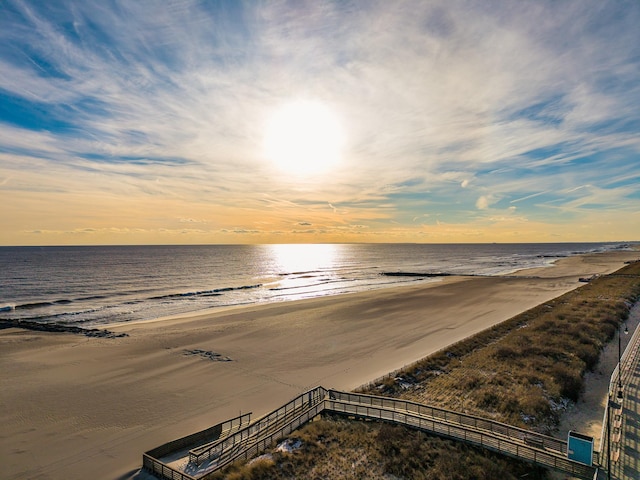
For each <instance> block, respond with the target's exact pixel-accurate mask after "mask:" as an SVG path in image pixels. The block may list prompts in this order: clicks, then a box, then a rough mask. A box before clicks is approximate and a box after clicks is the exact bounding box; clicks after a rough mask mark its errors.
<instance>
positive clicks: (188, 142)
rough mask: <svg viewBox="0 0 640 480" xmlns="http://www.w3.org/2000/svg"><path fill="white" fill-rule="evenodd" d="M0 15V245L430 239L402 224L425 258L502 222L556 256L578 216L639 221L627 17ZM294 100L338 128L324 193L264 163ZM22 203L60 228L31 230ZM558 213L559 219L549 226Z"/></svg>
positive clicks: (460, 6)
mask: <svg viewBox="0 0 640 480" xmlns="http://www.w3.org/2000/svg"><path fill="white" fill-rule="evenodd" d="M0 10H1V11H0V45H1V46H0V100H1V101H2V103H3V104H4V105H6V107H5V108H3V109H2V110H1V111H0V195H1V196H2V197H3V204H7V203H8V202H11V205H12V206H11V208H9V209H6V211H3V213H2V218H1V219H2V220H3V223H4V225H11V226H12V227H9V228H8V229H7V230H6V231H5V233H3V234H2V236H1V237H0V243H5V244H13V243H29V242H30V240H29V238H30V237H29V235H28V234H27V233H25V232H29V231H31V232H32V231H36V230H39V231H41V232H47V231H53V230H56V231H85V229H95V231H101V232H106V231H107V230H105V229H108V228H112V227H113V228H120V227H122V228H128V229H129V230H126V231H127V232H129V234H130V237H129V238H130V240H129V241H123V240H122V238H123V236H124V237H126V235H125V234H122V233H119V237H118V240H117V241H118V242H121V243H129V242H131V243H137V242H139V241H144V242H149V241H150V240H149V238H150V237H149V236H144V237H142V236H140V237H136V236H135V233H131V232H135V231H136V230H135V228H136V227H137V228H139V229H142V230H146V229H148V230H149V231H156V232H160V229H161V228H163V225H162V224H163V222H164V223H165V225H164V228H165V231H166V232H170V231H173V230H175V231H177V230H178V229H179V228H180V227H179V226H177V223H179V219H189V218H198V219H202V220H201V222H202V223H201V224H200V226H202V228H203V229H206V228H210V230H203V231H202V232H200V231H199V232H197V235H195V234H194V235H195V236H194V241H196V240H195V239H196V238H197V241H198V242H202V241H211V242H218V241H229V240H231V241H233V240H234V237H233V232H236V233H237V234H238V235H240V232H242V235H243V236H244V237H246V233H247V232H250V234H251V237H252V241H265V242H270V241H276V240H277V241H280V240H282V239H283V238H284V239H285V240H286V241H296V238H298V237H297V236H296V235H297V233H301V234H302V233H304V236H305V237H304V239H303V241H309V239H308V237H310V236H312V237H313V238H314V239H315V241H339V240H344V241H349V239H350V238H351V239H352V240H353V239H355V237H350V235H356V232H358V233H357V235H358V238H359V239H361V237H362V235H369V236H368V237H367V238H368V239H370V240H372V241H381V239H384V238H388V239H389V241H396V240H398V239H400V240H403V241H423V240H425V238H426V239H428V240H429V241H437V232H429V233H428V234H426V233H424V232H422V233H421V230H418V229H417V227H416V222H415V220H414V219H416V218H424V219H426V220H427V221H429V220H430V219H435V218H438V221H440V222H443V223H447V224H449V225H455V228H453V227H449V228H448V230H447V232H448V233H447V234H446V235H445V236H443V240H444V241H452V239H453V237H454V236H455V235H459V236H460V239H462V238H467V237H466V234H465V233H464V232H465V230H464V229H465V225H466V227H467V228H468V231H469V232H474V233H473V235H474V236H475V237H476V238H480V239H484V240H485V241H501V239H500V238H499V236H495V235H494V234H493V233H491V232H492V228H493V227H492V223H491V218H493V219H496V218H500V219H501V220H500V221H501V222H502V223H504V222H507V223H508V222H509V221H513V222H514V224H515V223H516V220H515V219H514V215H513V214H512V213H513V212H512V210H509V209H510V207H512V206H513V205H514V204H517V208H518V210H517V211H518V219H519V220H517V222H520V221H521V220H530V221H531V222H530V223H531V225H533V224H535V227H536V228H537V229H538V230H535V229H532V230H528V231H527V233H526V235H523V237H522V238H521V240H520V241H544V240H545V239H547V240H548V239H550V238H552V235H553V238H554V239H557V238H558V237H559V238H566V239H567V240H570V239H573V237H572V234H571V233H570V232H571V229H572V226H574V225H576V224H579V223H581V222H587V221H589V222H593V219H594V218H595V217H597V215H598V214H599V212H602V213H600V215H603V218H604V216H606V215H607V212H610V211H611V210H614V209H616V210H620V211H626V212H630V213H634V212H635V215H637V214H638V213H637V212H638V207H637V205H638V199H639V198H638V194H637V193H636V192H638V191H640V178H639V177H638V174H637V171H638V170H639V168H638V167H640V161H639V160H638V159H639V158H640V139H639V138H638V135H637V132H638V128H640V113H639V112H640V108H638V106H640V80H639V79H640V59H639V58H638V56H637V53H636V52H635V50H634V48H635V46H637V45H638V44H640V33H639V32H638V29H637V28H636V26H637V24H640V5H639V4H638V3H637V2H614V1H605V2H596V1H595V0H593V1H586V2H585V1H566V2H561V3H558V2H550V1H549V2H547V1H541V2H535V3H533V2H518V3H514V4H512V5H509V6H508V7H505V5H504V4H503V3H501V2H500V3H498V2H492V1H489V2H480V1H478V2H458V1H447V2H444V1H442V2H437V1H436V2H427V3H425V2H418V1H400V2H391V3H390V2H384V1H374V2H366V3H364V4H363V3H362V2H353V3H351V2H340V3H333V2H311V1H309V2H287V1H275V2H265V3H256V2H235V1H230V2H218V3H216V5H215V6H212V5H211V4H207V3H206V2H205V3H202V2H195V1H181V2H165V3H163V5H162V6H161V7H158V5H157V4H155V3H153V2H145V1H142V2H128V3H124V4H120V3H111V2H98V1H83V2H79V1H72V0H67V1H61V2H46V3H42V2H35V1H19V0H15V1H14V0H8V1H6V2H3V3H2V4H1V5H0ZM295 98H314V99H318V100H319V101H322V102H324V103H325V104H326V105H327V106H328V108H331V109H332V110H334V111H335V113H336V115H338V116H339V117H340V118H341V123H342V124H343V125H344V128H345V136H346V138H347V145H346V148H345V150H344V152H343V161H342V163H341V164H340V165H338V166H336V168H335V169H334V170H333V171H332V172H331V173H330V174H329V175H327V176H316V177H310V178H293V177H289V176H287V175H282V174H281V173H280V172H278V171H277V169H275V168H274V166H273V165H271V164H269V163H268V162H267V161H266V160H265V152H264V151H263V150H264V149H263V143H264V142H263V135H264V131H265V125H266V122H267V119H268V117H269V116H270V115H271V114H272V113H273V111H274V109H275V108H276V107H277V106H278V105H280V104H282V103H283V102H286V101H287V100H289V99H295ZM301 161H303V159H301ZM390 185H391V186H393V188H389V186H390ZM583 185H591V187H590V188H588V189H586V188H583V189H579V187H580V186H583ZM80 197H82V199H81V198H80ZM132 202H133V203H135V204H137V205H139V207H138V210H139V211H138V212H137V215H136V214H135V212H132V211H131V203H132ZM154 202H157V203H158V204H159V205H162V209H163V210H162V211H158V207H154ZM39 204H47V205H49V207H48V208H47V209H46V210H47V211H48V213H49V214H50V215H51V218H53V219H58V221H61V222H64V223H69V226H68V227H67V226H65V227H64V228H52V227H51V225H50V224H52V223H55V221H54V220H47V221H44V220H43V218H42V216H41V215H40V214H39V213H38V207H37V206H38V205H39ZM91 205H92V206H94V207H95V208H94V214H93V215H88V214H87V213H86V211H85V210H86V207H87V206H91ZM56 206H57V208H54V207H56ZM109 210H110V211H111V212H112V213H111V214H109V215H106V214H105V213H103V212H107V211H109ZM190 210H191V211H190ZM166 212H171V214H172V215H173V213H175V216H168V217H167V218H166V219H164V220H162V217H163V213H166ZM557 212H571V215H572V220H571V221H572V222H574V223H573V224H566V227H564V228H559V227H557V224H558V221H557V220H558V216H557V215H558V213H557ZM151 218H153V219H159V220H150V219H151ZM301 218H303V219H305V220H304V222H305V223H307V222H308V223H309V224H310V225H313V226H314V229H313V230H314V231H313V232H310V231H305V232H302V231H301V230H299V228H297V227H299V225H300V224H301V223H300V219H301ZM265 220H266V221H267V222H268V223H269V225H271V227H269V228H265V227H264V226H261V225H263V223H261V222H264V221H265ZM174 221H175V222H176V225H175V226H174V225H173V222H174ZM199 221H200V220H199ZM433 221H434V222H435V220H433ZM240 222H241V223H240ZM345 225H354V226H357V228H356V227H354V228H351V229H345ZM391 225H402V226H403V227H402V228H403V230H402V231H403V233H402V234H399V233H398V228H397V227H393V228H391V227H390V226H391ZM635 225H640V222H636V223H635ZM316 226H318V228H315V227H316ZM319 226H321V227H319ZM532 228H533V227H532ZM634 228H635V229H634ZM154 229H155V230H154ZM442 230H444V229H442ZM621 231H623V232H626V234H625V235H626V237H625V238H638V237H639V236H640V227H638V226H636V227H631V226H627V227H626V229H622V230H621ZM87 232H89V230H87ZM203 232H204V233H203ZM207 232H208V233H207ZM221 232H222V233H221ZM261 232H262V233H261ZM273 232H279V233H277V234H274V233H273ZM582 232H583V233H582V234H583V236H584V238H581V239H582V240H609V239H613V238H609V237H607V238H604V237H603V236H602V235H603V232H602V231H593V232H589V233H588V234H585V233H584V230H583V231H582ZM616 232H617V230H616ZM311 233H313V235H310V234H311ZM157 234H158V242H166V241H172V240H171V239H172V238H173V237H171V236H170V234H169V233H165V234H160V233H157ZM499 234H501V233H499ZM499 234H498V235H499ZM90 235H91V233H87V236H90ZM104 235H106V233H104ZM163 235H164V236H163ZM230 235H231V237H229V236H230ZM443 235H444V234H443ZM44 236H46V235H45V234H44V233H41V234H39V235H38V238H37V239H34V240H32V241H33V242H42V241H43V240H42V238H43V237H44ZM203 236H204V237H206V238H205V239H204V240H203ZM434 236H435V237H434ZM59 238H64V235H62V234H60V235H58V236H57V237H56V239H55V240H51V241H55V242H58V241H59V240H58V239H59ZM434 238H436V240H434ZM298 239H299V238H298ZM237 240H238V241H244V240H242V239H240V238H238V239H237ZM114 241H115V240H114ZM181 241H185V240H184V239H181Z"/></svg>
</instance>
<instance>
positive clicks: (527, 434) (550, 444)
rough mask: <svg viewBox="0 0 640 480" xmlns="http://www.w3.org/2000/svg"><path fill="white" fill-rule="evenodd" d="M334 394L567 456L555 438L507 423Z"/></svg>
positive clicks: (388, 399)
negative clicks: (427, 417)
mask: <svg viewBox="0 0 640 480" xmlns="http://www.w3.org/2000/svg"><path fill="white" fill-rule="evenodd" d="M332 395H334V396H335V398H336V399H337V400H345V399H346V401H348V402H354V399H356V401H355V402H354V403H358V404H363V403H364V404H368V405H372V406H373V405H378V406H382V407H389V408H393V409H394V410H406V411H409V412H411V413H416V414H418V415H421V416H425V415H427V416H429V417H432V418H437V419H443V420H445V421H446V422H448V423H455V424H457V425H461V426H471V427H474V428H478V429H481V430H485V431H490V432H492V433H494V434H498V435H502V436H505V437H507V438H512V439H516V440H520V441H524V442H530V443H531V444H536V445H539V446H541V447H544V448H548V449H551V450H555V451H557V452H559V453H562V454H565V455H566V453H567V442H566V441H564V440H561V439H558V438H555V437H550V436H548V435H544V434H542V433H538V432H533V431H530V430H525V429H523V428H518V427H514V426H512V425H508V424H506V423H501V422H497V421H495V420H490V419H487V418H482V417H477V416H474V415H469V414H466V413H459V412H454V411H452V410H447V409H444V408H439V407H433V406H431V405H425V404H422V403H417V402H412V401H410V400H402V399H397V398H392V397H378V396H375V395H367V394H363V393H352V392H338V391H337V390H329V397H330V398H331V396H332Z"/></svg>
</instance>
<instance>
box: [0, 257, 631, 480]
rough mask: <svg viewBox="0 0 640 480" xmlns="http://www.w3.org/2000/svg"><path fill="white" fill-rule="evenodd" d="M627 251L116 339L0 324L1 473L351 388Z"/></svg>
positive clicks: (122, 449)
mask: <svg viewBox="0 0 640 480" xmlns="http://www.w3.org/2000/svg"><path fill="white" fill-rule="evenodd" d="M638 257H639V253H638V252H637V251H634V252H628V251H625V252H623V251H616V252H608V253H603V254H590V255H584V256H577V257H572V258H567V259H562V260H559V261H558V262H557V263H556V265H554V266H553V267H548V268H542V269H533V270H526V271H522V272H518V273H517V274H515V275H511V276H508V277H446V278H443V279H442V280H441V281H439V282H434V283H425V284H422V285H413V286H407V287H400V288H390V289H381V290H374V291H370V292H366V293H357V294H349V295H339V296H333V297H324V298H318V299H312V300H303V301H297V302H283V303H275V304H269V305H260V306H248V307H242V308H232V309H226V310H214V311H210V312H206V313H203V314H198V315H192V316H185V317H174V318H168V319H161V320H158V321H151V322H144V323H129V324H120V325H111V326H109V327H108V328H109V330H112V331H115V332H124V333H127V334H128V336H127V337H122V338H88V337H84V336H81V335H74V334H60V333H44V332H32V331H23V330H19V329H5V330H0V345H1V346H0V369H1V372H2V373H1V374H0V375H1V376H0V378H1V380H2V382H1V388H0V406H1V407H2V408H1V412H0V424H1V425H2V429H1V430H0V455H1V458H0V461H1V465H2V467H1V469H2V472H3V473H2V477H3V478H6V479H23V478H38V479H61V478H94V479H114V478H127V477H128V476H130V475H131V474H132V472H135V471H137V470H138V468H139V466H140V464H141V456H142V452H144V451H146V450H148V449H150V448H152V447H155V446H157V445H159V444H161V443H164V442H167V441H169V440H172V439H175V438H177V437H180V436H183V435H186V434H189V433H193V432H195V431H198V430H201V429H203V428H206V427H208V426H210V425H212V424H215V423H218V422H220V421H222V420H225V419H227V418H230V417H233V416H236V415H238V414H239V413H240V412H242V413H246V412H250V411H251V412H253V415H254V416H260V415H262V414H264V413H266V412H268V411H270V410H272V409H274V408H276V407H277V406H279V405H281V404H282V403H284V402H286V401H287V400H289V399H290V398H292V397H294V396H295V395H297V394H298V393H300V392H301V391H303V390H305V389H307V388H309V387H313V386H316V385H323V386H325V387H334V388H339V389H353V388H355V387H357V386H359V385H361V384H363V383H366V382H368V381H370V380H373V379H374V378H376V377H379V376H381V375H383V374H385V373H387V372H389V371H392V370H395V369H397V368H400V367H402V366H404V365H406V364H408V363H411V362H413V361H415V360H418V359H419V358H422V357H425V356H427V355H429V354H430V353H433V352H434V351H437V350H439V349H441V348H443V347H445V346H447V345H449V344H451V343H453V342H456V341H458V340H461V339H463V338H465V337H467V336H469V335H472V334H474V333H477V332H479V331H481V330H483V329H486V328H488V327H490V326H492V325H494V324H496V323H499V322H501V321H504V320H506V319H508V318H510V317H512V316H514V315H515V314H517V313H520V312H522V311H524V310H526V309H528V308H531V307H533V306H535V305H538V304H540V303H543V302H545V301H547V300H549V299H551V298H555V297H557V296H559V295H561V294H562V293H565V292H567V291H569V290H571V289H573V288H576V287H578V286H580V285H582V284H581V283H580V282H579V281H578V278H579V277H586V276H590V275H593V274H606V273H610V272H613V271H615V270H617V269H619V268H621V267H622V266H623V265H624V262H625V261H628V260H635V259H638ZM200 352H210V353H211V355H210V356H212V357H213V359H212V358H209V357H206V356H205V355H202V354H200ZM213 354H218V356H215V355H213Z"/></svg>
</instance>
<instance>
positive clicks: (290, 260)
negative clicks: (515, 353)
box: [0, 243, 629, 326]
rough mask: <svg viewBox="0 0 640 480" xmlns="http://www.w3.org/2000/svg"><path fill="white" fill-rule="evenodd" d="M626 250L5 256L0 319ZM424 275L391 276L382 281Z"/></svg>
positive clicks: (19, 251)
mask: <svg viewBox="0 0 640 480" xmlns="http://www.w3.org/2000/svg"><path fill="white" fill-rule="evenodd" d="M626 248H629V247H628V245H625V244H620V243H558V244H447V245H444V244H442V245H434V244H426V245H425V244H344V245H342V244H316V245H198V246H186V245H185V246H95V247H0V272H1V275H2V277H1V281H0V320H3V319H5V320H7V319H11V320H16V319H23V320H31V321H38V322H55V323H60V324H68V325H78V326H96V325H104V324H108V323H114V322H126V321H139V320H149V319H154V318H159V317H163V316H167V315H174V314H181V313H189V312H197V311H200V310H204V309H209V308H216V307H224V306H231V305H242V304H255V303H267V302H281V301H287V300H297V299H303V298H312V297H318V296H325V295H336V294H341V293H349V292H358V291H364V290H372V289H376V288H384V287H389V286H395V285H401V284H407V283H416V282H434V281H439V278H438V277H432V276H426V274H431V275H433V274H461V275H462V274H465V275H506V274H509V273H511V272H514V271H516V270H519V269H522V268H529V267H538V266H544V265H549V264H550V263H552V262H553V261H554V260H556V259H558V258H561V257H566V256H570V255H576V254H580V253H587V252H598V251H608V250H615V249H626ZM397 272H402V273H419V274H425V276H424V277H420V276H395V275H394V276H389V275H385V273H397Z"/></svg>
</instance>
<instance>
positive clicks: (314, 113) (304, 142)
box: [265, 100, 344, 175]
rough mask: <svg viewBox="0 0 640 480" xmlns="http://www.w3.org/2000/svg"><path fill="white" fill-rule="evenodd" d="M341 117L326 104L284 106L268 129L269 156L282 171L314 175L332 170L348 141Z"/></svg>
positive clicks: (275, 114) (269, 123)
mask: <svg viewBox="0 0 640 480" xmlns="http://www.w3.org/2000/svg"><path fill="white" fill-rule="evenodd" d="M343 137H344V135H343V130H342V127H341V125H340V122H339V121H338V118H337V116H336V115H335V114H334V113H333V112H332V111H331V110H330V109H329V108H328V107H327V106H326V105H325V104H323V103H321V102H318V101H311V100H298V101H294V102H291V103H288V104H286V105H283V106H282V107H280V108H279V109H278V110H277V111H276V112H275V113H274V114H273V116H272V117H271V118H270V119H269V122H268V124H267V127H266V129H265V153H266V156H267V158H268V159H269V160H270V161H272V162H273V163H274V164H275V165H276V166H277V167H278V168H279V169H280V170H282V171H284V172H286V173H290V174H293V175H313V174H319V173H323V172H327V171H329V170H331V168H332V167H334V166H335V165H336V164H337V163H338V162H339V161H340V157H341V153H342V152H341V151H342V146H343V141H344V138H343Z"/></svg>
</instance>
